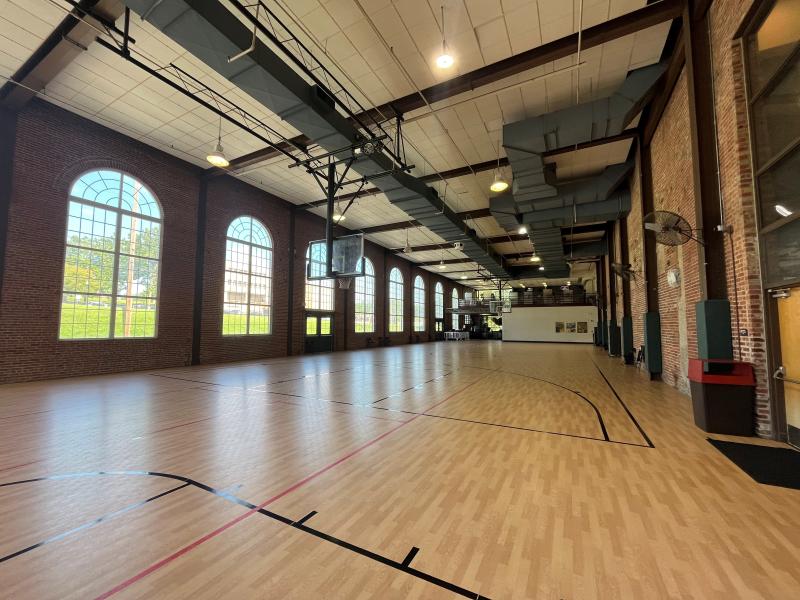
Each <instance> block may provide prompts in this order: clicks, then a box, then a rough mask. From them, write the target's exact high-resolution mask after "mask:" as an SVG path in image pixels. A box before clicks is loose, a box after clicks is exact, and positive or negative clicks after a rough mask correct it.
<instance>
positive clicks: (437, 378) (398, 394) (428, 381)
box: [364, 371, 453, 406]
mask: <svg viewBox="0 0 800 600" xmlns="http://www.w3.org/2000/svg"><path fill="white" fill-rule="evenodd" d="M452 373H453V372H452V371H449V372H447V373H445V374H444V375H439V376H438V377H434V378H433V379H428V380H427V381H423V382H422V383H418V384H416V385H412V386H411V387H407V388H406V389H404V390H400V391H399V392H395V393H394V394H389V395H388V396H384V397H383V398H379V399H378V400H375V401H374V402H370V404H377V403H378V402H383V401H384V400H388V399H389V398H394V397H395V396H402V395H403V394H405V393H406V392H409V391H411V390H418V389H422V386H423V385H425V384H427V383H432V382H434V381H439V380H440V379H444V378H445V377H447V376H448V375H452ZM364 406H367V405H366V404H365V405H364Z"/></svg>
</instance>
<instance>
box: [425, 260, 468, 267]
mask: <svg viewBox="0 0 800 600" xmlns="http://www.w3.org/2000/svg"><path fill="white" fill-rule="evenodd" d="M472 262H475V261H474V260H472V259H471V258H449V259H447V260H446V261H444V264H446V265H461V264H464V263H472ZM411 264H413V265H416V266H418V267H435V266H436V265H441V264H442V261H439V260H428V261H425V262H412V263H411Z"/></svg>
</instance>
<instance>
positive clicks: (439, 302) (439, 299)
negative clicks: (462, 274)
mask: <svg viewBox="0 0 800 600" xmlns="http://www.w3.org/2000/svg"><path fill="white" fill-rule="evenodd" d="M433 291H434V293H433V318H434V319H436V331H441V330H442V323H443V322H444V286H443V285H442V283H441V282H440V281H437V282H436V287H434V288H433Z"/></svg>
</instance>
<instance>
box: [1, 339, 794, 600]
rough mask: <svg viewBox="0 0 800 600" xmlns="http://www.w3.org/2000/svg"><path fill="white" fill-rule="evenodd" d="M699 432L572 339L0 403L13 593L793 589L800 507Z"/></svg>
mask: <svg viewBox="0 0 800 600" xmlns="http://www.w3.org/2000/svg"><path fill="white" fill-rule="evenodd" d="M715 437H718V438H719V437H720V436H715ZM706 438H707V435H705V434H704V433H703V432H702V431H700V430H699V429H697V428H695V427H694V425H693V423H692V419H691V413H690V401H689V399H688V398H687V397H685V396H682V395H680V394H679V393H678V392H676V391H675V390H673V389H672V388H670V387H668V386H666V385H663V384H660V383H650V382H648V381H647V380H646V378H645V377H644V376H642V374H641V373H640V372H637V371H636V370H635V369H633V368H632V367H624V366H622V365H621V364H620V363H619V360H616V359H615V360H612V359H609V358H608V357H607V356H605V355H604V354H603V353H602V352H601V351H599V350H598V349H596V348H594V347H589V346H576V345H548V344H508V343H507V344H503V343H502V342H478V341H473V342H447V343H435V344H423V345H413V346H402V347H397V348H382V349H376V350H366V351H360V352H348V353H337V354H329V355H318V356H302V357H291V358H283V359H274V360H268V361H260V362H248V363H235V364H227V365H213V366H203V367H194V368H181V369H171V370H164V371H155V372H140V373H131V374H122V375H113V376H102V377H86V378H79V379H68V380H60V381H48V382H40V383H32V384H19V385H9V386H4V387H0V596H2V598H14V599H15V600H16V599H26V598H36V599H42V598H108V597H111V596H114V597H116V598H210V599H211V598H213V599H216V598H237V599H238V598H244V599H249V598H260V599H261V598H264V599H272V598H281V599H283V598H298V599H313V598H325V599H331V598H342V599H353V598H380V599H388V598H403V599H405V598H425V599H436V598H457V597H468V598H476V597H482V598H548V599H554V600H555V599H565V600H570V599H584V598H603V599H608V598H636V599H640V598H703V599H706V598H725V599H730V598H789V597H791V596H795V597H796V594H797V592H798V590H799V589H800V553H799V552H798V551H797V548H798V539H800V538H799V537H798V532H800V492H797V491H793V490H788V489H783V488H777V487H770V486H764V485H759V484H757V483H755V482H754V481H753V480H751V479H750V478H749V477H748V476H747V475H746V474H745V473H743V472H742V471H740V470H739V469H738V468H737V467H736V466H735V465H733V463H731V462H729V461H728V459H726V458H725V457H724V456H723V455H722V454H720V453H719V452H718V451H717V450H715V449H714V448H713V447H712V446H711V445H710V444H709V443H708V442H707V441H706ZM752 442H753V443H767V442H758V441H756V440H752Z"/></svg>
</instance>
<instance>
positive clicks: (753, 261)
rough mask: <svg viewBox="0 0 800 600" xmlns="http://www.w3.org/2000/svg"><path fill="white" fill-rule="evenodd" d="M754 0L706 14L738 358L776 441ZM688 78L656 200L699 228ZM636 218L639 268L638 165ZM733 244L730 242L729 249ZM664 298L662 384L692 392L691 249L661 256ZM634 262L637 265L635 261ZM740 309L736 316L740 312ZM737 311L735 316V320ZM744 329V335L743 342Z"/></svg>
mask: <svg viewBox="0 0 800 600" xmlns="http://www.w3.org/2000/svg"><path fill="white" fill-rule="evenodd" d="M751 5H752V0H715V1H714V3H713V4H712V6H711V9H710V11H711V12H710V25H711V35H712V39H711V45H712V59H713V63H714V92H715V104H716V106H715V108H716V119H717V144H718V150H719V161H720V185H721V192H722V200H723V207H724V212H725V222H726V224H727V225H730V226H732V228H733V233H732V242H733V244H732V248H731V246H730V245H728V244H727V242H726V249H725V250H726V276H727V280H728V289H729V295H730V300H731V310H732V313H733V315H732V316H733V323H732V329H733V333H734V354H735V358H737V359H738V358H739V356H741V359H742V360H744V361H747V362H750V363H752V364H753V365H754V366H755V369H756V381H757V389H756V410H757V415H756V430H757V433H758V435H761V436H764V437H772V436H774V435H775V434H776V432H775V431H774V430H773V424H772V420H773V415H772V409H771V404H770V397H769V381H770V380H769V373H768V362H767V345H766V330H765V320H764V294H763V290H762V285H761V274H760V263H759V248H758V241H757V220H756V208H755V196H754V191H753V175H752V168H751V162H750V140H749V125H748V116H747V104H746V91H745V79H744V67H743V64H742V51H741V43H740V40H738V39H736V38H735V35H736V31H737V30H738V29H739V27H740V26H741V24H742V21H743V19H744V17H745V15H746V14H747V12H748V11H749V10H750V8H751ZM686 86H687V81H686V75H685V73H684V74H682V75H681V77H680V80H679V81H678V83H677V85H676V87H675V90H674V91H673V93H672V97H671V99H670V103H669V106H668V107H667V109H666V111H665V112H664V115H663V116H662V119H661V122H660V123H659V126H658V130H657V132H656V134H655V136H654V137H653V140H652V142H651V152H652V173H653V195H654V204H655V208H656V209H664V210H672V211H674V212H678V213H680V214H682V215H683V216H684V217H686V218H687V220H689V222H690V223H694V215H695V208H694V192H693V181H692V176H691V173H692V168H691V167H692V163H691V160H692V156H691V152H692V151H691V140H690V138H689V134H690V129H689V119H688V93H687V87H686ZM631 190H632V210H631V213H630V215H629V217H628V224H629V226H628V246H629V252H630V256H631V264H632V265H633V266H634V269H641V267H640V266H639V262H640V258H638V257H641V256H643V248H642V241H641V237H640V236H641V229H640V228H639V227H638V225H636V223H637V222H640V219H641V212H640V211H641V196H640V193H641V184H640V171H639V165H638V164H637V167H636V169H635V171H634V173H633V176H632V178H631ZM729 241H730V240H729ZM657 254H658V275H659V278H658V291H659V303H660V312H661V325H662V343H663V350H664V380H665V381H667V382H668V383H671V384H673V385H676V386H677V387H679V388H680V389H682V390H685V389H686V377H685V376H686V361H687V359H688V358H689V357H691V356H696V352H697V340H696V328H695V322H694V321H695V312H694V304H695V302H697V300H698V299H699V297H700V294H699V289H698V283H699V274H698V263H697V259H698V255H697V247H696V245H694V244H691V243H689V244H686V245H684V246H681V247H679V248H667V247H664V246H658V247H657ZM637 261H638V262H637ZM671 268H678V269H679V271H680V273H681V276H682V278H681V280H682V282H681V285H680V286H679V287H678V288H669V287H668V286H667V285H666V280H665V278H666V272H667V271H668V270H669V269H671ZM631 304H632V312H633V315H634V339H635V340H637V342H636V343H637V344H639V343H641V342H640V341H639V340H640V339H641V317H640V315H642V314H643V313H644V312H645V307H646V290H645V288H644V286H643V285H642V286H641V287H639V286H634V287H632V289H631ZM737 308H738V311H737ZM737 312H738V317H737ZM739 329H742V330H745V331H746V332H747V335H745V336H742V337H737V331H738V330H739Z"/></svg>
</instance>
